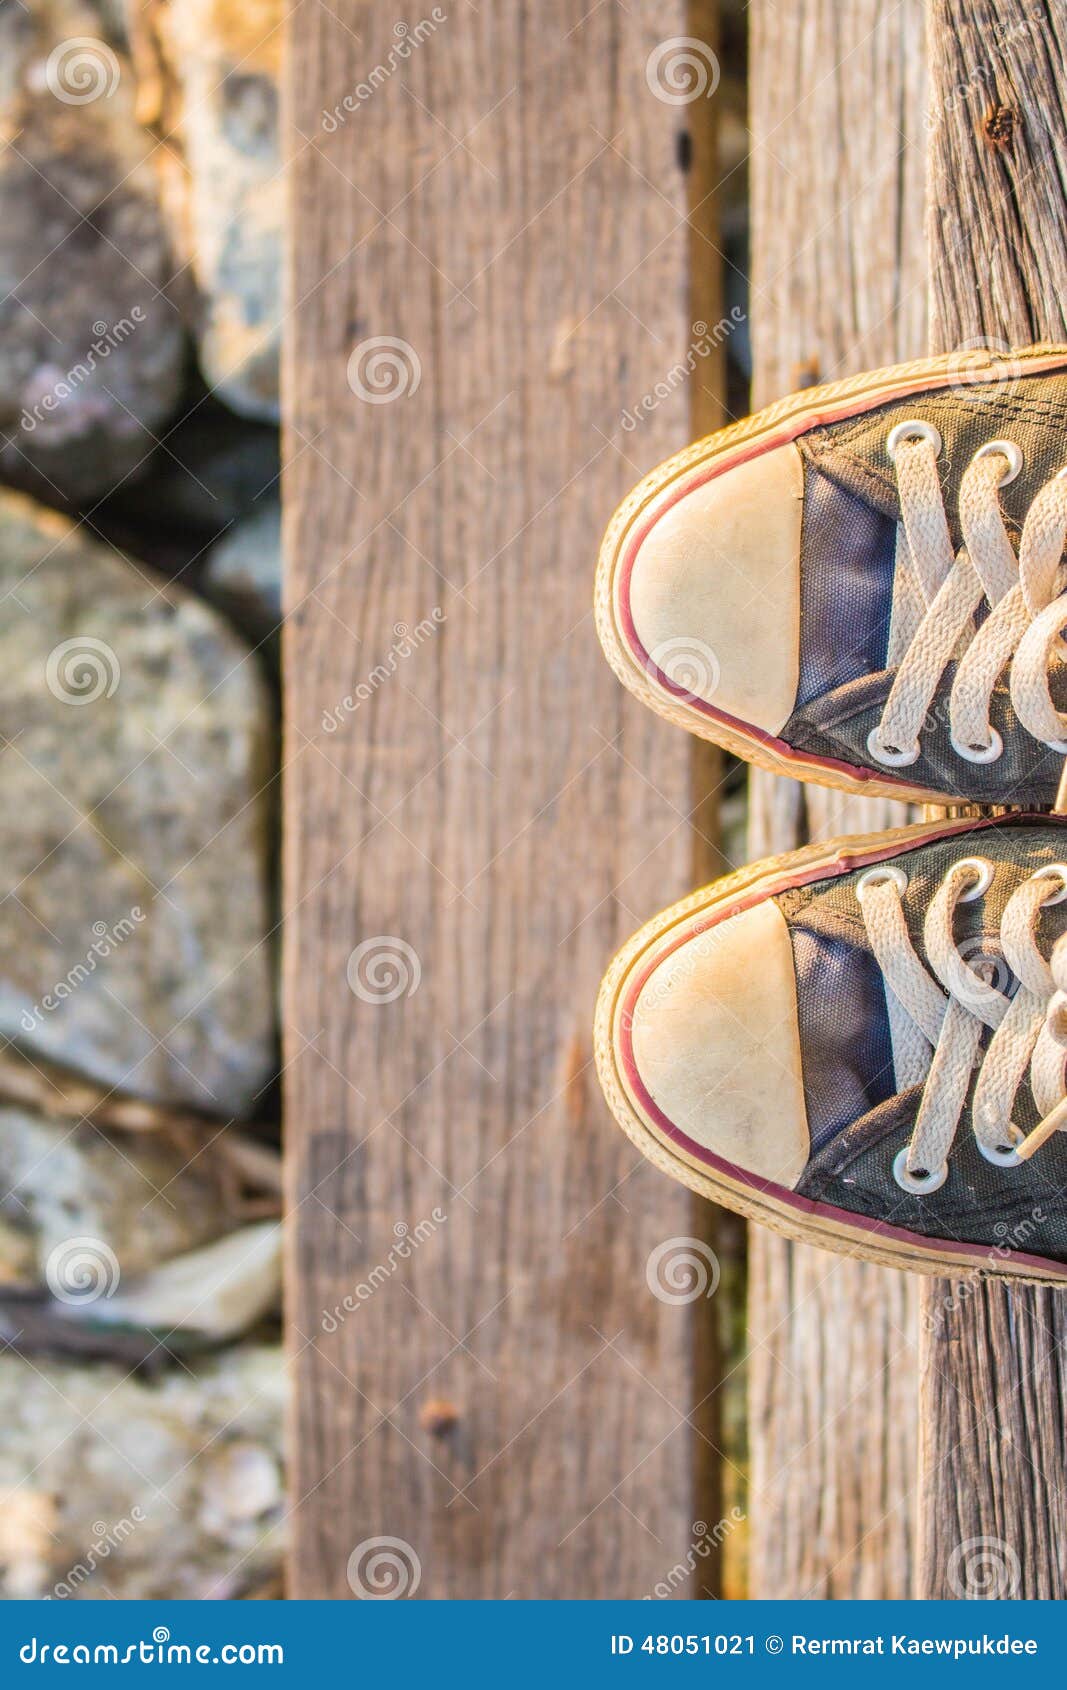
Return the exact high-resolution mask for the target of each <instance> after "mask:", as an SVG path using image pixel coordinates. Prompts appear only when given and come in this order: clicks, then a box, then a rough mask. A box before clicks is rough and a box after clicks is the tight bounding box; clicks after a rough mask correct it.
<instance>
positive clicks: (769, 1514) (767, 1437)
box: [749, 0, 926, 1597]
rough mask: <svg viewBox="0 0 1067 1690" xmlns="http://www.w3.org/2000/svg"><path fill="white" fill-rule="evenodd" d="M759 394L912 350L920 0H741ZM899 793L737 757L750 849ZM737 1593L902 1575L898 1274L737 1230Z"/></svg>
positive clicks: (786, 1591)
mask: <svg viewBox="0 0 1067 1690" xmlns="http://www.w3.org/2000/svg"><path fill="white" fill-rule="evenodd" d="M751 15H752V35H751V66H750V82H751V89H752V96H751V131H752V331H753V345H754V351H755V360H756V368H755V398H754V402H755V403H756V404H764V403H766V402H767V401H769V400H770V399H772V398H775V397H777V396H778V395H780V394H783V393H788V392H790V391H791V390H792V389H794V388H797V387H799V386H803V385H805V384H806V383H810V382H815V381H822V380H831V379H833V378H834V377H835V376H840V375H845V374H847V373H849V372H850V371H853V370H863V369H868V368H871V367H873V366H876V365H879V364H885V363H892V362H894V361H895V360H898V359H903V358H912V357H916V356H918V355H921V353H922V350H923V346H924V342H925V305H926V302H925V279H926V256H925V250H924V243H923V224H922V215H923V211H922V208H923V189H924V150H925V148H924V132H923V114H924V111H925V65H924V55H923V8H922V5H921V3H920V0H904V3H903V4H901V5H895V6H890V7H887V6H884V5H883V4H881V0H847V3H842V0H795V4H793V5H791V6H787V7H782V6H779V5H775V4H772V0H758V3H757V4H755V5H754V6H753V8H752V14H751ZM900 819H901V817H900V807H899V806H895V805H892V804H888V803H881V802H879V801H877V800H872V799H850V798H847V797H845V796H843V795H842V794H840V793H834V792H830V791H824V790H821V789H819V788H817V787H807V788H805V789H803V790H802V789H801V788H799V787H798V786H796V785H795V783H792V782H786V781H780V780H776V779H774V778H773V777H770V776H765V775H762V774H756V775H754V777H753V780H752V812H751V825H750V837H749V845H750V854H751V856H752V857H760V856H764V855H767V854H769V853H772V852H777V851H782V850H789V849H790V848H791V847H793V846H795V845H798V844H801V843H803V842H804V841H805V840H806V839H808V838H824V837H827V836H828V835H830V834H834V833H841V832H848V831H852V830H860V829H864V828H866V829H876V828H881V827H885V826H888V825H891V823H895V822H897V821H899V820H900ZM750 1259H751V1291H750V1302H749V1332H750V1343H751V1352H750V1362H749V1396H750V1437H751V1444H752V1486H753V1498H752V1506H751V1510H750V1514H751V1522H752V1524H751V1534H752V1548H751V1565H752V1573H751V1584H752V1594H753V1595H754V1596H764V1597H772V1596H813V1597H900V1596H908V1595H910V1594H911V1588H912V1586H911V1565H912V1554H913V1524H914V1514H915V1496H914V1467H915V1432H916V1409H915V1394H916V1370H915V1349H914V1343H915V1337H914V1333H915V1309H916V1299H917V1293H916V1288H915V1285H914V1282H912V1281H910V1280H908V1279H907V1278H906V1276H904V1275H901V1274H895V1273H890V1272H887V1271H885V1270H883V1269H879V1268H873V1267H868V1266H865V1265H862V1264H856V1263H851V1262H847V1261H843V1260H842V1259H840V1258H838V1257H834V1256H831V1255H828V1254H826V1253H824V1252H822V1251H817V1250H813V1249H809V1248H798V1247H795V1246H792V1245H790V1244H787V1243H785V1242H784V1241H783V1240H781V1239H779V1238H776V1237H775V1236H773V1235H772V1234H770V1233H768V1232H763V1231H760V1230H758V1229H753V1232H752V1235H751V1240H750Z"/></svg>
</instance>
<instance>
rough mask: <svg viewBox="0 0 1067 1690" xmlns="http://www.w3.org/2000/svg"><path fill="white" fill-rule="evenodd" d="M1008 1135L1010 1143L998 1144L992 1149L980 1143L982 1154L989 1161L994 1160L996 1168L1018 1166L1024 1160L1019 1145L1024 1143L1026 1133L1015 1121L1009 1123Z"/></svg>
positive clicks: (979, 1147)
mask: <svg viewBox="0 0 1067 1690" xmlns="http://www.w3.org/2000/svg"><path fill="white" fill-rule="evenodd" d="M1008 1137H1009V1138H1010V1140H1011V1143H1010V1144H998V1145H996V1146H995V1148H994V1149H992V1150H990V1149H988V1148H987V1146H986V1145H984V1144H980V1143H979V1144H978V1149H979V1151H980V1152H981V1154H982V1155H983V1156H984V1157H985V1159H986V1161H987V1162H992V1164H993V1166H994V1167H995V1168H1017V1167H1018V1166H1019V1164H1020V1163H1021V1162H1022V1157H1021V1156H1020V1155H1019V1152H1018V1149H1017V1146H1018V1145H1020V1144H1021V1143H1022V1141H1023V1137H1024V1134H1023V1133H1021V1132H1020V1131H1019V1128H1018V1127H1017V1126H1016V1125H1015V1122H1014V1121H1009V1123H1008ZM976 1142H977V1141H976Z"/></svg>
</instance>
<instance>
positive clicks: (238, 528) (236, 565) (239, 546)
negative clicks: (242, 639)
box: [200, 501, 282, 648]
mask: <svg viewBox="0 0 1067 1690" xmlns="http://www.w3.org/2000/svg"><path fill="white" fill-rule="evenodd" d="M200 586H201V589H202V591H203V592H204V593H205V595H206V596H207V597H208V598H209V599H210V600H211V602H212V603H213V604H215V605H217V606H218V608H219V609H220V610H221V611H222V612H223V614H224V615H225V616H227V617H228V618H229V620H230V621H231V622H232V623H233V624H234V626H235V627H236V628H239V629H240V631H241V632H242V633H243V634H247V636H248V638H249V639H250V640H251V641H252V643H253V645H257V646H258V645H261V644H263V643H266V644H267V645H268V646H271V647H272V648H273V645H274V643H275V642H274V636H275V635H276V633H277V630H278V625H279V623H280V622H281V618H282V513H281V508H280V506H279V505H278V504H277V502H276V501H272V502H271V503H270V504H268V505H266V506H265V507H264V509H263V510H261V511H258V512H257V513H256V515H255V516H250V517H246V518H245V520H244V521H243V522H239V523H236V524H235V526H234V527H233V528H232V529H231V530H230V532H229V533H228V534H227V535H226V536H225V538H224V539H222V540H220V541H219V543H218V545H217V546H213V547H212V549H211V551H210V553H209V554H208V559H207V565H206V567H205V570H204V574H203V576H202V578H201V582H200Z"/></svg>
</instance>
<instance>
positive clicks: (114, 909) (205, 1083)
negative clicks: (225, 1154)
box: [0, 494, 274, 1115]
mask: <svg viewBox="0 0 1067 1690" xmlns="http://www.w3.org/2000/svg"><path fill="white" fill-rule="evenodd" d="M0 597H2V598H3V601H4V603H5V605H6V611H5V615H4V618H3V619H2V621H0V709H2V714H3V721H4V730H5V735H6V739H7V743H6V744H5V746H4V749H3V751H2V753H0V757H2V763H3V791H4V805H3V811H2V814H0V852H2V858H3V862H4V871H5V886H6V889H7V896H6V898H5V899H4V900H3V902H2V904H0V1032H2V1033H3V1034H4V1036H5V1037H7V1038H10V1039H13V1040H14V1041H16V1043H17V1045H18V1046H19V1047H20V1048H21V1049H23V1050H25V1051H27V1052H28V1053H29V1054H30V1056H31V1057H33V1056H35V1055H37V1054H40V1055H41V1056H43V1057H45V1058H46V1059H48V1060H50V1061H52V1062H55V1063H58V1064H60V1065H62V1066H63V1067H66V1068H69V1069H72V1070H74V1071H75V1072H76V1073H82V1074H85V1075H86V1076H88V1077H89V1078H91V1079H93V1080H95V1081H97V1082H98V1083H100V1084H103V1085H105V1086H113V1087H115V1088H117V1089H118V1090H119V1091H122V1092H127V1093H132V1094H133V1095H135V1096H140V1097H144V1098H147V1099H150V1100H152V1101H155V1102H163V1103H169V1104H181V1105H185V1106H189V1105H191V1106H192V1107H194V1108H196V1109H199V1110H204V1111H208V1112H211V1113H215V1114H219V1115H230V1114H237V1115H241V1114H245V1113H246V1112H248V1110H249V1109H250V1107H251V1105H252V1103H253V1100H254V1099H255V1097H256V1096H257V1094H258V1093H259V1091H260V1090H261V1088H262V1087H263V1086H264V1085H265V1084H266V1083H267V1081H268V1080H269V1078H270V1075H271V1073H272V1071H273V1067H274V1027H273V1003H272V978H271V976H272V970H271V958H270V955H269V948H268V945H267V943H266V935H267V933H268V929H269V926H270V922H271V915H270V894H269V877H268V862H269V859H270V854H271V837H270V832H271V807H270V804H269V802H268V791H267V788H268V785H269V781H270V776H271V773H272V771H273V749H274V748H273V733H272V719H271V704H270V701H269V697H268V694H267V690H266V687H265V685H264V683H263V681H262V679H261V676H260V674H259V670H258V667H257V665H256V664H255V663H254V662H252V661H250V654H249V652H248V648H247V647H246V646H245V645H244V644H243V643H242V642H241V641H240V640H239V639H238V637H237V636H236V635H235V634H234V633H233V632H232V631H231V630H230V629H229V628H228V627H227V626H226V625H225V624H224V622H223V621H222V619H221V618H220V617H219V616H218V615H217V614H216V613H215V612H214V611H213V610H212V609H211V608H210V607H209V606H207V605H204V604H203V603H202V602H201V601H200V600H198V599H196V598H194V597H193V596H192V595H191V594H190V593H188V592H186V591H184V590H183V589H181V588H180V587H177V586H174V585H168V584H167V583H164V582H161V581H159V580H158V579H157V578H156V577H155V576H153V575H151V574H150V572H148V571H146V570H144V569H143V568H141V567H139V566H136V565H134V564H133V563H131V562H129V561H127V560H126V559H124V558H122V557H119V556H117V555H116V554H115V553H113V552H111V551H108V550H107V549H106V548H104V547H102V546H99V545H96V544H94V543H91V542H90V541H89V540H88V539H87V538H86V537H85V534H84V532H83V531H81V530H79V529H76V528H74V527H72V526H71V525H70V524H69V523H68V522H67V521H66V520H65V519H64V518H61V517H58V516H55V515H54V514H53V513H51V512H47V511H43V510H41V509H40V508H39V507H37V506H35V505H33V504H31V503H30V501H29V500H27V499H24V498H21V497H19V496H18V495H15V494H5V495H3V496H0Z"/></svg>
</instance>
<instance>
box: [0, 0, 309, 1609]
mask: <svg viewBox="0 0 1067 1690" xmlns="http://www.w3.org/2000/svg"><path fill="white" fill-rule="evenodd" d="M282 15H283V9H282V7H281V5H280V4H276V3H275V0H242V4H241V5H239V6H235V5H231V4H227V3H225V0H129V11H128V12H124V11H123V7H122V3H121V0H25V4H23V5H22V6H13V7H4V8H2V9H0V133H2V137H3V143H4V144H3V147H2V148H0V599H2V602H3V615H2V616H0V730H2V739H0V861H2V863H3V896H2V898H0V1035H2V1036H0V1343H2V1345H3V1348H2V1353H0V1405H2V1406H0V1423H2V1424H3V1425H4V1427H5V1431H4V1433H3V1434H2V1436H0V1594H3V1595H5V1596H7V1597H24V1596H36V1597H40V1596H53V1597H59V1598H74V1599H77V1598H79V1597H96V1596H115V1597H135V1596H153V1597H167V1596H175V1597H178V1596H203V1597H206V1596H233V1595H259V1594H278V1593H279V1590H280V1585H279V1576H280V1575H279V1566H280V1557H281V1551H282V1543H283V1538H284V1513H285V1510H284V1503H283V1486H282V1471H281V1422H282V1406H283V1403H282V1399H283V1370H282V1365H281V1350H280V1337H279V1313H278V1302H279V1227H278V1221H277V1215H278V1210H279V1188H280V1180H279V1171H278V1136H279V1130H278V1121H277V1104H276V1087H275V1080H276V1075H277V1042H276V1033H277V1029H276V1025H275V1017H276V1011H275V972H276V970H275V961H276V958H275V949H276V933H275V928H276V921H277V900H276V891H275V883H274V869H275V855H276V851H275V838H276V832H277V826H276V824H277V790H276V779H277V759H278V747H277V738H276V697H277V674H276V672H275V664H276V646H275V638H274V636H275V632H276V628H277V623H278V620H279V615H280V596H281V549H280V524H279V513H278V486H277V476H278V441H277V429H276V423H277V410H278V337H279V321H280V310H281V308H280V248H281V222H282V203H283V194H282V185H281V178H280V175H279V163H278V137H277V100H278V63H279V55H280V48H281V33H280V23H281V19H282Z"/></svg>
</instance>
